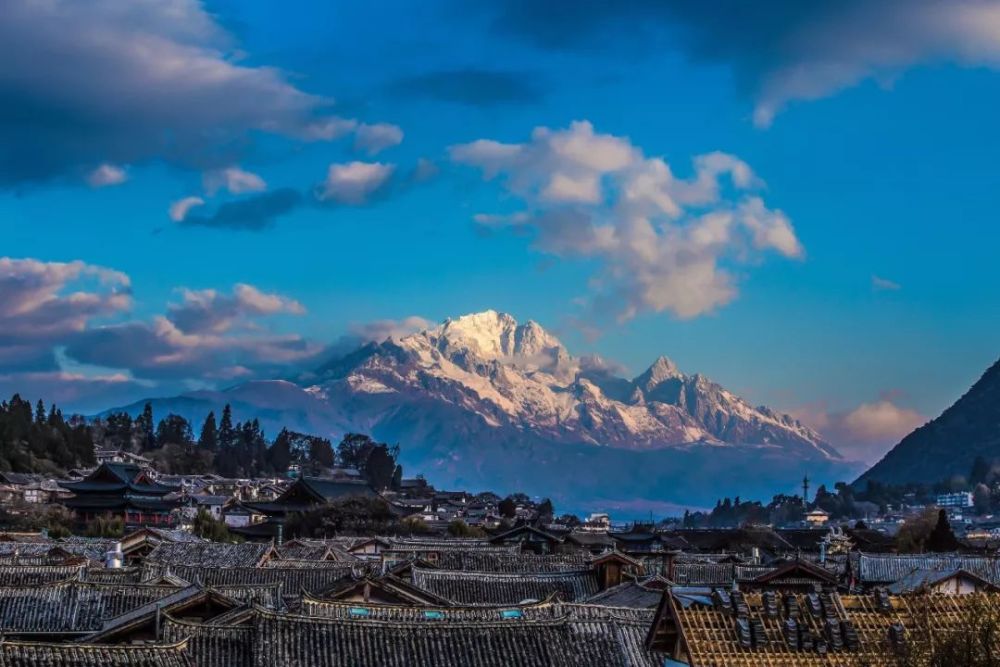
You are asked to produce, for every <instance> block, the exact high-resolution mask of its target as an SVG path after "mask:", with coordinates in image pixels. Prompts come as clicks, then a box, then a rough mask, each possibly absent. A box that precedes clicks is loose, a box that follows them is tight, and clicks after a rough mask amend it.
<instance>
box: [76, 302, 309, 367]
mask: <svg viewBox="0 0 1000 667" xmlns="http://www.w3.org/2000/svg"><path fill="white" fill-rule="evenodd" d="M320 351H321V347H320V346H318V345H315V344H313V343H311V342H309V341H307V340H305V339H303V338H302V337H301V336H298V335H295V334H285V335H279V334H268V333H263V332H253V331H251V332H244V331H238V332H237V331H227V332H224V333H213V332H203V333H187V332H184V331H182V330H181V329H180V328H179V327H178V326H177V325H176V324H175V323H174V322H173V321H171V320H170V319H169V317H164V316H162V315H161V316H156V317H154V318H153V320H152V321H150V322H137V321H133V322H128V323H125V324H118V325H110V326H105V327H98V328H94V329H88V330H87V331H84V332H83V333H81V334H80V335H79V336H76V337H75V338H74V339H73V341H72V342H71V343H70V344H69V345H67V346H66V355H67V356H68V357H70V358H72V359H73V360H75V361H77V362H80V363H83V364H89V365H93V366H101V367H105V368H112V369H127V370H128V371H130V372H131V373H132V375H134V376H135V377H137V378H144V379H150V380H162V379H216V380H227V379H234V378H239V377H247V376H251V375H255V374H265V375H266V374H269V373H276V372H280V371H282V370H284V369H286V368H287V366H288V365H289V364H293V363H296V362H300V361H303V360H306V359H312V358H313V357H315V355H316V354H318V353H319V352H320Z"/></svg>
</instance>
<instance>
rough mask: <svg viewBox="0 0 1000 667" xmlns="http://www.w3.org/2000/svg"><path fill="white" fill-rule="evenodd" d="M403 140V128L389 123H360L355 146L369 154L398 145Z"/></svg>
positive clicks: (356, 132) (355, 137)
mask: <svg viewBox="0 0 1000 667" xmlns="http://www.w3.org/2000/svg"><path fill="white" fill-rule="evenodd" d="M402 142H403V130H402V129H400V128H399V127H398V126H397V125H391V124H389V123H375V124H373V125H368V124H366V123H362V124H361V125H358V128H357V130H356V131H355V133H354V148H355V150H360V151H364V152H366V153H367V154H368V155H375V154H377V153H381V152H382V151H384V150H385V149H386V148H392V147H393V146H398V145H399V144H401V143H402Z"/></svg>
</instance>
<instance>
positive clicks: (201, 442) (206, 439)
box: [198, 412, 219, 452]
mask: <svg viewBox="0 0 1000 667" xmlns="http://www.w3.org/2000/svg"><path fill="white" fill-rule="evenodd" d="M198 446H199V447H201V448H202V449H204V450H206V451H209V452H214V451H215V450H216V449H218V447H219V429H218V428H216V426H215V413H214V412H209V413H208V416H207V417H205V423H204V424H202V425H201V435H199V436H198Z"/></svg>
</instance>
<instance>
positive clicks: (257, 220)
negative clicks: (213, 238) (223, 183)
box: [171, 188, 302, 231]
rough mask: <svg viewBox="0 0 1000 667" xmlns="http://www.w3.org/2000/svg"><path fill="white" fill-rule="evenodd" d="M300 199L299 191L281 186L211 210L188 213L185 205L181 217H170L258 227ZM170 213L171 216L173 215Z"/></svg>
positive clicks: (292, 207)
mask: <svg viewBox="0 0 1000 667" xmlns="http://www.w3.org/2000/svg"><path fill="white" fill-rule="evenodd" d="M189 199H191V198H189ZM195 199H197V198H195ZM182 201H185V200H182ZM301 203H302V195H301V193H299V192H298V191H297V190H294V189H292V188H281V189H278V190H273V191H271V192H262V193H260V194H257V195H253V196H250V197H247V198H245V199H238V200H235V201H229V202H226V203H224V204H221V205H220V206H219V207H218V208H216V209H215V212H214V213H210V214H207V215H196V214H191V213H189V210H190V206H189V207H188V208H185V209H183V212H184V215H183V217H180V219H177V218H174V221H175V222H177V223H178V224H182V225H185V226H198V227H220V228H225V229H244V230H254V231H259V230H261V229H266V228H267V227H270V226H271V225H273V224H274V222H275V220H277V219H278V218H279V217H281V216H283V215H286V214H288V213H291V212H292V211H294V210H295V209H296V208H298V206H299V205H300V204H301ZM171 211H173V207H171ZM171 217H172V218H173V215H171Z"/></svg>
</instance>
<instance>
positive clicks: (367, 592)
mask: <svg viewBox="0 0 1000 667" xmlns="http://www.w3.org/2000/svg"><path fill="white" fill-rule="evenodd" d="M723 532H724V531H692V534H690V535H687V536H685V535H684V534H683V531H677V532H676V533H674V534H671V535H665V534H663V533H659V532H656V531H643V530H637V529H633V530H631V531H627V532H624V533H613V532H612V533H606V534H605V535H604V538H605V539H604V540H590V539H581V538H577V537H574V536H573V534H572V533H570V534H562V535H559V534H554V533H552V532H549V531H548V530H546V529H545V527H539V526H532V525H521V526H516V527H513V528H508V529H507V530H501V531H497V532H495V533H494V534H491V535H488V536H486V537H481V538H462V539H452V538H449V537H447V536H443V535H436V536H430V537H393V536H338V537H332V538H328V539H296V540H290V541H287V542H284V543H278V541H276V540H275V541H271V540H268V541H264V542H258V543H254V542H245V543H240V544H221V543H214V542H206V541H204V540H200V539H197V538H193V537H192V536H190V535H187V534H184V533H181V532H178V531H163V530H160V531H150V530H149V529H143V530H142V531H136V532H135V533H133V534H130V535H127V536H125V537H124V538H122V539H121V540H117V541H109V540H101V539H89V538H74V539H72V540H62V541H57V540H49V539H46V538H44V537H41V536H37V537H36V539H34V541H32V539H30V538H28V537H25V536H20V537H18V538H16V539H11V540H9V541H4V539H3V536H2V535H0V634H2V638H0V667H6V666H7V665H25V666H28V665H31V666H46V667H55V666H57V665H86V666H88V667H89V666H90V665H98V664H101V665H104V664H108V665H142V666H150V667H153V666H158V665H169V666H174V665H191V666H203V667H231V666H236V667H239V666H243V665H246V666H247V667H275V665H295V666H296V667H313V666H314V665H315V666H320V665H323V666H333V665H387V666H389V667H395V666H397V665H398V666H399V667H402V666H404V665H406V666H407V667H409V666H411V665H440V666H443V667H451V666H453V665H454V666H457V665H462V666H463V667H464V666H471V667H475V666H479V665H482V666H484V667H490V666H492V665H524V666H529V665H567V666H569V665H573V667H580V666H583V667H586V666H588V665H602V666H611V667H614V666H616V665H629V666H638V667H645V666H647V665H648V666H650V667H652V666H653V665H663V664H670V663H665V661H666V660H667V659H670V660H674V661H679V662H681V663H682V664H683V663H687V664H690V665H706V666H714V667H718V666H725V665H737V666H741V667H742V666H750V665H768V666H776V665H781V666H787V667H792V666H798V665H804V666H806V667H809V666H811V665H844V664H867V665H873V666H878V665H889V664H895V662H893V661H894V660H895V659H896V657H897V656H898V655H899V653H900V651H901V650H903V649H904V648H905V647H907V646H910V647H916V646H921V645H927V644H926V643H927V642H929V641H930V639H929V637H930V634H929V632H930V631H929V630H928V625H927V621H928V619H930V621H931V625H936V627H937V628H938V629H939V630H940V631H942V632H949V631H951V630H952V629H954V628H956V627H960V626H961V625H962V624H963V623H964V622H965V621H966V620H967V619H968V617H969V614H970V613H971V612H970V611H969V610H970V609H972V608H973V607H972V606H971V605H973V601H975V600H983V601H985V604H986V605H987V606H988V607H989V608H990V609H997V611H998V613H1000V593H998V589H997V585H998V584H1000V559H998V558H997V557H995V556H991V555H986V554H935V555H905V554H890V553H866V552H860V551H853V552H851V553H848V554H844V553H838V554H833V555H831V554H828V553H826V551H825V548H824V547H822V546H820V547H819V548H815V549H813V548H810V545H814V546H815V545H822V540H823V534H824V531H813V534H806V533H804V532H802V533H800V534H799V533H797V534H795V535H785V536H781V535H778V539H775V538H774V537H773V536H770V537H769V536H767V535H766V534H765V533H766V531H761V530H754V531H733V533H732V534H729V535H726V534H722V533H723ZM772 532H773V531H772ZM775 534H776V535H777V533H775ZM623 535H624V537H622V536H623ZM668 543H669V544H673V545H675V546H676V545H681V546H682V547H684V548H666V545H667V544H668ZM102 549H103V550H105V551H110V552H112V553H113V554H118V553H121V554H122V556H123V558H122V559H118V558H117V556H116V557H115V559H112V560H111V561H109V562H111V563H112V564H113V565H114V564H117V561H122V562H123V563H124V566H122V567H105V566H104V560H105V559H104V555H105V554H101V553H99V552H100V551H101V550H102ZM955 593H968V594H969V595H956V594H955ZM980 609H981V607H980ZM997 648H998V650H1000V646H998V647H997Z"/></svg>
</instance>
